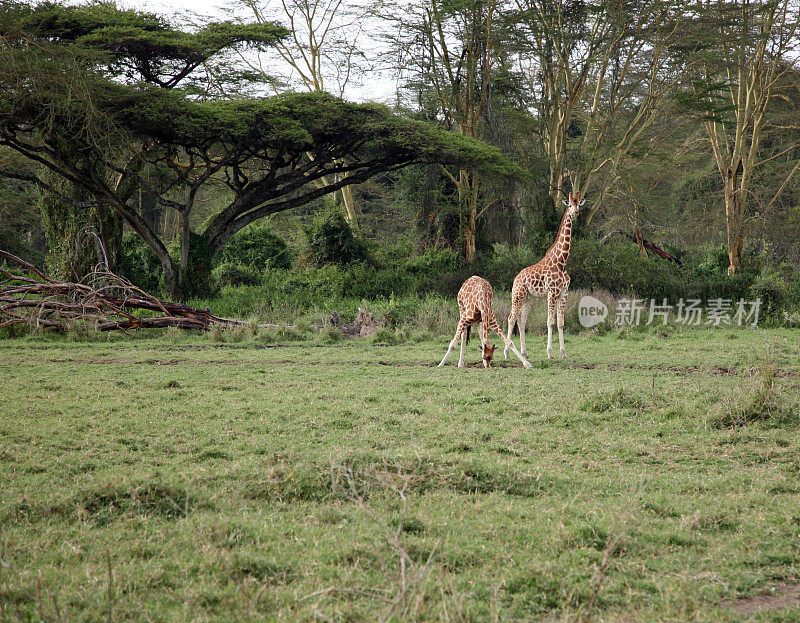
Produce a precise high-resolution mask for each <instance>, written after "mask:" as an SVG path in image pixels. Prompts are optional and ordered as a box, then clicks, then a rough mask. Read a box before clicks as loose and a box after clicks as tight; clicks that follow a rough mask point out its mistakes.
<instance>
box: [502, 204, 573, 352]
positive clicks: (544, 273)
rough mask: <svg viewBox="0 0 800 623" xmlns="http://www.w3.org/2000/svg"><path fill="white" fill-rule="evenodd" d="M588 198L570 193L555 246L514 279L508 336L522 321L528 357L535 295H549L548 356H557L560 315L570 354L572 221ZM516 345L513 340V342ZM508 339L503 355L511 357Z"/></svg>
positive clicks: (522, 341)
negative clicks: (568, 311) (555, 328)
mask: <svg viewBox="0 0 800 623" xmlns="http://www.w3.org/2000/svg"><path fill="white" fill-rule="evenodd" d="M584 203H586V199H584V200H583V201H581V200H580V193H575V194H574V195H573V194H572V193H570V194H569V202H566V201H565V202H564V205H565V206H567V209H566V210H564V216H563V217H562V219H561V227H560V228H559V230H558V236H557V237H556V241H555V242H554V243H553V246H552V247H550V249H549V250H548V251H547V253H546V254H545V256H544V257H543V258H542V260H541V261H540V262H538V263H537V264H534V265H533V266H528V268H523V269H522V270H521V271H520V273H519V274H518V275H517V276H516V277H515V278H514V285H513V287H512V288H511V313H510V314H509V316H508V337H509V338H511V335H512V332H513V331H514V324H515V323H517V322H518V323H519V341H520V351H521V352H522V355H523V356H527V354H528V351H527V349H526V348H525V321H526V320H527V319H528V311H529V310H530V307H531V303H533V297H535V296H537V297H544V296H546V297H547V358H548V359H552V358H553V319H554V316H556V315H557V316H558V345H559V348H560V349H561V356H562V357H566V356H567V351H566V350H565V349H564V308H565V307H566V305H567V290H569V275H568V274H567V272H566V271H565V270H564V266H565V265H566V263H567V259H569V248H570V245H571V243H572V223H573V222H574V220H575V219H576V218H577V216H578V211H579V210H580V208H581V206H582V205H583V204H584ZM511 343H512V344H513V342H511ZM508 348H509V346H508V342H507V343H506V348H505V350H504V351H503V356H504V357H505V358H506V359H508Z"/></svg>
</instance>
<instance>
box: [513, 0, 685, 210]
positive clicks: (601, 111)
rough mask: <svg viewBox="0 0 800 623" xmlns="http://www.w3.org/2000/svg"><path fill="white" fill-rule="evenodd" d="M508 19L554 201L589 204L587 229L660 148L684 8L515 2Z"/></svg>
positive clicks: (677, 77) (676, 81)
mask: <svg viewBox="0 0 800 623" xmlns="http://www.w3.org/2000/svg"><path fill="white" fill-rule="evenodd" d="M515 1H516V11H512V12H510V13H509V14H508V15H507V17H508V20H509V21H510V22H511V25H510V27H509V31H510V32H514V33H515V34H516V38H515V43H516V45H515V54H516V57H517V59H518V64H519V68H520V73H521V74H522V75H523V76H524V77H525V79H526V81H527V92H526V93H525V94H524V99H523V101H524V105H525V106H526V107H527V108H528V109H530V110H532V111H533V112H534V114H535V116H536V118H537V120H538V122H539V137H540V141H541V151H542V153H543V154H544V155H545V157H546V159H547V160H548V162H549V169H550V180H549V187H550V190H549V192H550V196H551V198H552V199H553V201H556V202H557V200H558V199H559V198H563V195H564V192H565V191H564V186H565V184H566V180H567V178H569V185H570V187H571V190H574V191H578V190H579V191H581V195H585V194H586V192H587V190H588V189H589V186H590V185H591V184H592V183H593V182H594V181H595V178H598V177H599V178H600V180H599V183H597V184H595V187H594V190H595V193H594V196H593V198H592V199H593V200H592V205H591V206H590V208H589V210H588V217H587V221H591V220H592V218H593V217H594V215H595V214H596V213H597V211H598V210H599V209H600V207H601V206H602V205H603V200H604V197H605V196H606V194H607V192H608V190H609V189H610V188H611V186H612V185H613V184H615V183H616V182H617V179H618V173H619V170H620V167H621V166H623V165H624V164H626V159H628V156H629V155H630V154H631V153H632V152H633V151H634V150H636V151H637V153H636V158H634V159H628V164H633V165H635V164H636V163H637V161H638V160H640V159H641V158H642V156H643V155H644V154H645V153H646V152H647V150H648V149H651V148H652V147H653V146H654V145H655V144H657V143H658V142H659V140H660V139H659V136H658V133H659V131H660V130H662V129H664V128H669V126H668V125H667V126H659V125H658V124H657V122H658V121H659V120H662V119H664V117H665V115H666V113H668V112H669V110H670V107H669V104H670V101H671V96H672V95H673V94H674V93H675V91H676V90H677V88H678V87H679V85H680V83H681V80H682V76H683V73H684V71H685V68H684V67H683V66H682V65H681V64H679V63H675V62H674V59H673V57H672V54H671V52H672V48H673V46H675V45H676V44H677V43H678V41H679V39H680V37H681V36H682V28H683V24H684V19H683V15H682V12H681V9H680V3H675V2H665V1H664V0H645V1H644V2H629V1H628V0H585V1H579V2H576V1H566V0H515Z"/></svg>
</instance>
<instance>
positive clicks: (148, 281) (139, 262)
mask: <svg viewBox="0 0 800 623" xmlns="http://www.w3.org/2000/svg"><path fill="white" fill-rule="evenodd" d="M121 256H122V257H121V266H120V273H121V274H122V276H123V277H125V278H126V279H128V280H129V281H130V282H131V283H132V284H133V285H135V286H137V287H138V288H141V289H142V290H144V291H145V292H149V293H150V294H155V293H158V292H160V291H161V290H162V288H163V284H162V273H161V261H160V260H159V259H158V256H157V255H156V254H155V252H154V251H153V250H152V249H151V248H150V247H149V246H147V243H146V242H145V241H144V240H142V238H141V236H139V235H138V234H135V233H133V232H126V233H125V234H124V235H123V236H122V253H121Z"/></svg>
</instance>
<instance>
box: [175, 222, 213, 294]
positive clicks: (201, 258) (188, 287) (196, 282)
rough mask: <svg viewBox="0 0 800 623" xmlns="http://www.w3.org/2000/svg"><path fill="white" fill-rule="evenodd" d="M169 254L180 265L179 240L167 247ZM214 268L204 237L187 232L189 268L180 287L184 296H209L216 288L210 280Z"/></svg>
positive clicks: (206, 240)
mask: <svg viewBox="0 0 800 623" xmlns="http://www.w3.org/2000/svg"><path fill="white" fill-rule="evenodd" d="M167 249H168V250H169V254H170V255H171V256H172V259H173V261H174V262H175V263H176V264H179V263H180V257H181V240H180V238H178V239H177V240H174V241H172V242H171V243H170V244H169V245H168V246H167ZM213 266H214V262H213V259H212V257H211V246H210V245H209V244H208V239H207V238H206V237H205V236H202V235H200V234H196V233H194V232H189V266H188V267H187V269H186V273H185V274H184V275H183V284H182V285H181V288H182V292H183V295H184V296H211V295H213V294H214V293H215V291H216V288H215V287H214V283H213V281H212V279H211V270H212V268H213Z"/></svg>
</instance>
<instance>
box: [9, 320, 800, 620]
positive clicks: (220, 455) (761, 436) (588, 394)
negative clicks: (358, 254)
mask: <svg viewBox="0 0 800 623" xmlns="http://www.w3.org/2000/svg"><path fill="white" fill-rule="evenodd" d="M218 337H219V336H218ZM222 339H224V336H223V337H222ZM447 339H448V338H447V337H441V338H439V339H437V340H435V341H424V342H421V343H416V344H411V345H395V346H380V345H375V344H367V343H364V342H341V343H336V344H330V345H324V344H319V343H314V344H311V343H308V344H302V343H292V344H285V345H281V344H264V343H259V341H258V340H257V339H256V340H254V341H251V342H246V341H245V342H241V343H237V344H230V343H224V342H223V343H213V342H212V341H211V340H210V339H209V338H207V337H197V336H181V335H180V334H177V333H174V332H173V333H170V334H168V336H164V337H161V338H158V339H140V338H137V339H134V340H130V341H126V340H122V339H115V340H113V341H110V342H104V341H103V342H67V341H60V342H55V341H48V340H35V339H27V340H26V339H14V340H5V341H0V382H1V385H0V387H2V390H1V394H0V398H1V400H0V495H1V496H2V499H1V500H0V560H1V562H0V619H2V620H3V621H6V620H10V621H14V620H18V619H19V620H25V621H38V620H40V619H42V620H46V621H59V620H63V621H75V620H97V621H100V620H103V621H119V620H142V621H206V620H208V621H246V620H254V621H255V620H280V621H294V620H302V621H312V620H321V621H327V620H333V621H343V620H363V621H373V620H392V618H394V620H398V621H407V620H449V621H462V620H490V621H491V620H501V621H506V620H520V621H528V620H546V621H557V620H580V619H582V620H589V619H591V620H596V621H625V622H635V621H735V620H742V618H743V617H745V616H749V615H748V614H747V613H748V612H749V611H750V610H748V608H747V607H746V606H747V605H748V604H751V605H752V604H753V603H761V602H755V601H753V600H742V599H743V598H747V597H751V596H754V595H760V594H765V595H767V596H766V597H762V598H759V599H761V601H762V602H763V603H766V604H767V605H768V606H770V607H772V609H770V610H766V611H764V612H761V613H757V614H754V615H753V617H754V618H753V620H759V621H786V622H789V621H794V622H796V621H799V620H800V602H799V601H798V600H797V599H795V598H792V597H791V594H792V591H794V590H795V588H796V587H797V584H798V581H800V436H799V435H798V431H800V415H798V402H799V401H800V361H798V354H799V351H798V349H799V348H800V331H796V330H786V329H782V330H777V329H774V330H765V331H761V330H723V329H719V330H686V331H664V332H663V333H661V334H660V333H659V332H657V331H654V332H642V333H639V332H612V333H609V334H607V335H602V336H599V335H592V334H588V333H584V334H581V335H578V336H575V335H570V336H568V339H567V351H568V355H569V359H567V360H566V361H556V362H554V363H552V364H548V363H546V362H545V361H542V358H543V354H544V344H543V342H542V338H541V337H530V338H529V341H528V345H529V351H530V352H531V354H532V355H533V356H532V357H531V361H532V362H533V363H534V369H532V370H527V371H526V370H523V369H522V367H521V366H520V365H519V362H517V361H516V360H515V359H509V361H508V362H504V361H502V357H501V358H500V360H499V361H497V364H498V365H497V366H496V367H494V368H492V369H491V370H484V369H482V368H479V367H477V366H478V363H479V355H478V352H477V348H475V343H474V342H473V343H472V344H471V345H470V348H469V351H468V353H469V362H470V367H468V368H466V369H457V368H456V366H455V364H456V362H457V355H458V353H457V352H456V353H455V354H454V356H452V357H451V359H450V361H449V362H448V365H447V366H446V367H445V368H441V369H436V368H435V367H433V366H435V364H436V363H438V361H439V360H440V359H441V357H442V355H443V354H444V351H445V349H446V344H447ZM770 592H774V593H776V595H775V596H774V599H775V601H770V599H771V598H770V597H769V594H770ZM787 595H789V596H788V597H787ZM755 609H757V608H755V607H752V608H751V610H755Z"/></svg>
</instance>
